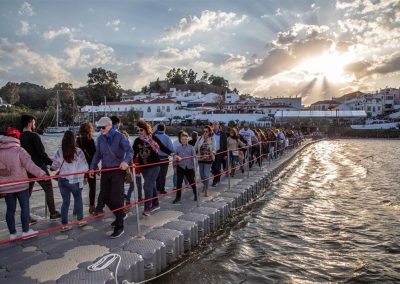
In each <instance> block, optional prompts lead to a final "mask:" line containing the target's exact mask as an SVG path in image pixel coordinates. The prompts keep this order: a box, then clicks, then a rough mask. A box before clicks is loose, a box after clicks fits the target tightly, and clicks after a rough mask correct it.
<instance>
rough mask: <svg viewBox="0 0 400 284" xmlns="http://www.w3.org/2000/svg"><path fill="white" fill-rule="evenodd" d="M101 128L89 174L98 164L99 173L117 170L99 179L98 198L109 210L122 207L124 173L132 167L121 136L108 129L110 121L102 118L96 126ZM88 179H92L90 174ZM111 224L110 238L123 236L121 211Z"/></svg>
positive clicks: (131, 155)
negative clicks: (101, 199) (100, 167)
mask: <svg viewBox="0 0 400 284" xmlns="http://www.w3.org/2000/svg"><path fill="white" fill-rule="evenodd" d="M97 126H99V127H101V135H100V136H99V137H98V138H97V145H96V153H95V154H94V156H93V160H92V164H91V165H90V170H95V169H97V166H98V163H99V162H100V161H101V166H102V169H107V168H108V169H110V168H119V169H117V170H110V171H104V172H102V173H101V178H100V194H102V196H103V200H104V204H106V205H107V206H108V208H110V209H111V210H115V209H117V208H121V207H123V206H124V183H125V175H126V169H127V168H128V166H129V164H131V163H132V158H133V150H132V148H131V146H130V145H129V141H128V139H126V137H125V135H124V134H122V133H120V132H118V131H116V129H115V128H113V127H112V122H111V119H110V118H108V117H102V118H100V120H99V121H98V122H97ZM89 176H92V177H93V176H94V174H93V173H90V174H89ZM114 215H115V221H114V222H113V223H112V225H113V226H114V232H113V233H112V234H111V236H110V237H111V238H118V237H119V236H121V235H122V234H123V233H124V215H125V213H124V212H123V210H117V211H115V212H114Z"/></svg>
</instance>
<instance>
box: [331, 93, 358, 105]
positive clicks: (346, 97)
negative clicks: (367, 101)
mask: <svg viewBox="0 0 400 284" xmlns="http://www.w3.org/2000/svg"><path fill="white" fill-rule="evenodd" d="M364 94H365V93H363V92H360V91H357V92H353V93H348V94H345V95H343V96H341V97H338V98H333V99H334V100H335V101H338V102H340V103H344V102H345V101H348V100H351V99H354V98H357V97H359V96H361V95H364Z"/></svg>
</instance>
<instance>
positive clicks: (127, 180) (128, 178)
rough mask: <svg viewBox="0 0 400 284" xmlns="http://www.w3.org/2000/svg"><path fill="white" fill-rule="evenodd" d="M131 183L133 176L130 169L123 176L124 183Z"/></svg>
mask: <svg viewBox="0 0 400 284" xmlns="http://www.w3.org/2000/svg"><path fill="white" fill-rule="evenodd" d="M132 182H133V174H132V171H131V168H127V169H126V174H125V183H129V184H130V183H132Z"/></svg>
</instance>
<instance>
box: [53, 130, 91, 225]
mask: <svg viewBox="0 0 400 284" xmlns="http://www.w3.org/2000/svg"><path fill="white" fill-rule="evenodd" d="M75 141H76V140H75V135H74V133H73V132H72V131H69V130H68V131H66V132H65V134H64V137H63V139H62V142H61V148H59V149H58V150H57V152H56V154H55V155H54V159H53V164H52V166H51V169H52V170H59V174H61V175H62V174H69V173H76V172H84V171H87V170H88V169H89V167H88V164H87V162H86V158H85V154H84V153H83V151H82V150H81V149H79V148H78V147H76V144H75V143H76V142H75ZM83 183H84V174H76V175H69V176H65V177H60V178H59V179H58V186H59V188H60V193H61V196H62V199H63V202H62V206H61V223H62V224H63V225H64V226H63V227H62V228H61V231H62V232H65V231H68V230H71V229H72V226H70V225H68V210H69V204H70V200H71V193H72V195H73V196H74V200H75V209H76V213H77V219H78V221H79V220H82V219H83V202H82V189H83ZM86 224H87V223H86V222H84V221H82V222H79V223H78V226H79V227H83V226H85V225H86Z"/></svg>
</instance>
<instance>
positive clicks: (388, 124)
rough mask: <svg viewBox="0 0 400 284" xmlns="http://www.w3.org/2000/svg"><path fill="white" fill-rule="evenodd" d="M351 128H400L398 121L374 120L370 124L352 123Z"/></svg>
mask: <svg viewBox="0 0 400 284" xmlns="http://www.w3.org/2000/svg"><path fill="white" fill-rule="evenodd" d="M350 127H351V129H357V130H376V129H398V128H399V123H398V122H372V123H368V124H361V125H357V124H353V125H350Z"/></svg>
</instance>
